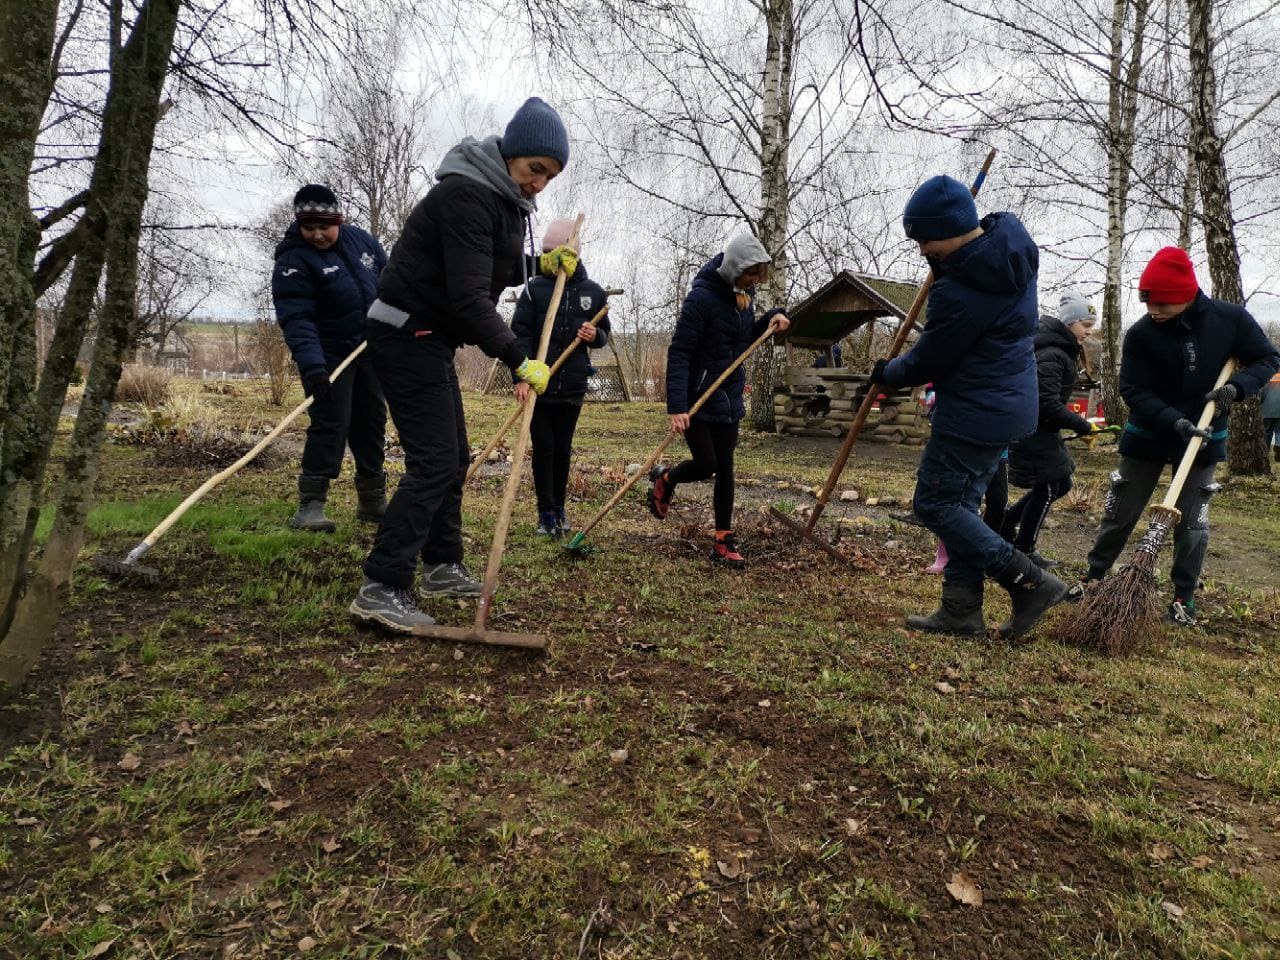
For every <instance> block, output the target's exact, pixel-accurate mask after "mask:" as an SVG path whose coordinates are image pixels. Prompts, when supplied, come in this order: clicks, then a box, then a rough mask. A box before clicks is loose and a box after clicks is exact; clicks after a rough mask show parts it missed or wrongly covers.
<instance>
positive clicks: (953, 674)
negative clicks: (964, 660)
mask: <svg viewBox="0 0 1280 960" xmlns="http://www.w3.org/2000/svg"><path fill="white" fill-rule="evenodd" d="M942 675H943V676H944V677H946V678H947V679H948V680H959V679H960V677H961V674H960V671H959V670H957V669H956V668H955V667H947V668H946V669H945V670H943V671H942Z"/></svg>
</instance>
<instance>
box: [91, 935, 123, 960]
mask: <svg viewBox="0 0 1280 960" xmlns="http://www.w3.org/2000/svg"><path fill="white" fill-rule="evenodd" d="M115 942H116V938H115V937H112V938H111V939H110V940H103V941H102V942H101V943H99V944H96V945H95V946H94V948H93V949H92V950H90V951H89V952H88V953H86V954H85V957H100V956H102V955H103V954H104V953H106V952H107V951H108V950H110V949H111V948H112V947H113V946H114V945H115Z"/></svg>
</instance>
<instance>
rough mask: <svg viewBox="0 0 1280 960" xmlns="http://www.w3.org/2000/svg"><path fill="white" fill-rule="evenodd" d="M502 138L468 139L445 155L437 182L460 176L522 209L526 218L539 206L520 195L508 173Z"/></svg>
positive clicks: (438, 170) (437, 171) (437, 172)
mask: <svg viewBox="0 0 1280 960" xmlns="http://www.w3.org/2000/svg"><path fill="white" fill-rule="evenodd" d="M501 142H502V141H501V139H500V138H499V137H496V136H494V137H485V139H483V140H477V139H476V138H475V137H466V138H465V139H464V140H463V141H462V142H461V143H459V144H458V145H457V146H456V147H454V148H453V149H451V150H450V151H449V152H448V153H446V154H445V155H444V159H443V160H441V161H440V166H439V168H438V169H437V170H436V179H437V180H443V179H444V178H445V177H447V176H450V175H453V174H457V175H458V176H460V177H466V178H467V179H468V180H474V181H475V182H476V183H481V184H484V185H485V186H486V187H488V188H489V189H490V190H492V191H493V192H494V193H496V194H498V196H500V197H505V198H506V199H508V200H510V201H511V202H512V203H514V204H515V205H516V206H517V207H519V208H520V212H521V213H523V214H525V215H526V216H527V215H528V214H530V213H532V212H533V211H534V210H535V209H536V204H535V203H534V202H533V201H532V200H530V199H528V198H527V197H525V196H524V194H522V193H521V192H520V188H519V187H518V186H516V182H515V181H514V180H512V179H511V175H510V174H509V173H507V161H506V160H504V159H503V157H502V151H501V150H499V149H498V144H499V143H501Z"/></svg>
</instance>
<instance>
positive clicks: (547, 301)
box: [511, 261, 609, 403]
mask: <svg viewBox="0 0 1280 960" xmlns="http://www.w3.org/2000/svg"><path fill="white" fill-rule="evenodd" d="M555 286H556V282H555V280H553V279H552V278H551V277H543V276H538V277H533V278H532V279H531V280H530V281H529V283H528V285H527V286H526V287H525V288H524V292H522V293H521V294H520V299H519V300H517V301H516V312H515V316H514V317H512V318H511V332H512V333H514V334H515V335H516V343H518V344H519V345H520V349H521V350H523V351H524V354H525V356H528V357H533V356H537V353H538V340H539V339H540V338H541V337H542V322H543V321H544V320H545V319H546V318H547V308H548V307H549V306H551V294H552V292H553V291H554V290H555ZM607 300H608V298H607V297H606V296H605V293H604V288H603V287H601V286H600V284H598V283H596V282H595V281H594V280H592V279H591V278H590V277H588V276H587V268H586V267H585V266H584V265H583V264H582V261H578V269H576V270H575V271H573V276H571V277H570V278H569V279H568V280H567V281H566V282H565V285H564V296H563V297H562V298H561V300H560V309H559V310H557V311H556V318H555V326H554V327H553V328H552V330H551V341H550V344H549V345H548V347H547V363H548V364H552V363H555V362H556V360H557V359H558V358H559V356H560V354H562V353H563V352H564V350H565V347H567V346H569V344H571V343H573V342H574V341H575V340H576V339H577V338H578V328H579V327H581V326H582V325H583V324H584V323H586V322H587V321H589V320H590V319H591V318H592V317H594V316H595V315H596V313H597V312H599V310H600V308H601V307H603V306H604V305H605V302H606V301H607ZM608 342H609V317H608V315H606V316H605V317H603V318H602V319H601V320H600V322H599V323H598V324H596V338H595V340H593V341H592V342H591V343H589V344H587V343H584V344H583V345H582V346H580V347H579V348H578V349H577V350H574V351H573V353H572V354H570V356H569V359H568V361H567V362H566V363H565V365H564V366H563V367H561V368H560V369H559V371H558V372H557V373H556V375H555V376H554V377H552V378H551V382H550V383H548V384H547V389H546V391H545V392H543V394H542V396H541V397H539V398H538V402H539V403H582V398H583V397H584V396H586V393H587V375H588V371H589V370H590V369H591V360H590V359H589V355H588V350H598V349H599V348H600V347H603V346H605V345H606V344H607V343H608Z"/></svg>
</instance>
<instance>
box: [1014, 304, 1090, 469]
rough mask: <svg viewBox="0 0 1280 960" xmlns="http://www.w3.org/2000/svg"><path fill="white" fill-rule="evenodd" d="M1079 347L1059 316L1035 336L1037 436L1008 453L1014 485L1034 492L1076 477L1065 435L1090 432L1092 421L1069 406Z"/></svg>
mask: <svg viewBox="0 0 1280 960" xmlns="http://www.w3.org/2000/svg"><path fill="white" fill-rule="evenodd" d="M1080 349H1081V348H1080V342H1079V341H1078V340H1076V338H1075V336H1074V335H1073V334H1072V333H1071V331H1070V330H1068V329H1067V328H1066V327H1064V326H1063V325H1062V324H1061V323H1060V322H1059V321H1058V320H1057V319H1056V318H1054V317H1041V318H1040V332H1039V333H1037V334H1036V382H1037V384H1038V386H1039V390H1040V401H1039V409H1040V413H1039V418H1040V419H1039V422H1038V423H1037V424H1036V432H1035V433H1033V434H1032V435H1031V436H1029V437H1026V438H1025V439H1022V440H1019V441H1018V442H1017V443H1015V444H1014V445H1013V446H1012V447H1010V448H1009V482H1010V483H1013V484H1014V485H1015V486H1019V487H1034V486H1035V485H1036V484H1038V483H1050V482H1052V481H1054V480H1062V479H1064V478H1066V477H1069V476H1071V474H1072V473H1073V472H1074V471H1075V468H1076V464H1075V461H1074V460H1072V459H1071V454H1070V453H1069V452H1068V450H1067V444H1066V442H1065V441H1064V440H1063V439H1062V434H1061V433H1060V432H1059V431H1062V430H1074V431H1075V432H1076V433H1088V432H1089V430H1090V426H1089V421H1088V420H1086V419H1085V418H1084V417H1082V416H1080V414H1078V413H1076V412H1075V411H1073V410H1072V409H1071V408H1070V407H1068V406H1067V401H1068V400H1070V399H1071V391H1072V388H1073V387H1074V386H1075V382H1076V375H1077V373H1078V364H1079V359H1080Z"/></svg>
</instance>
